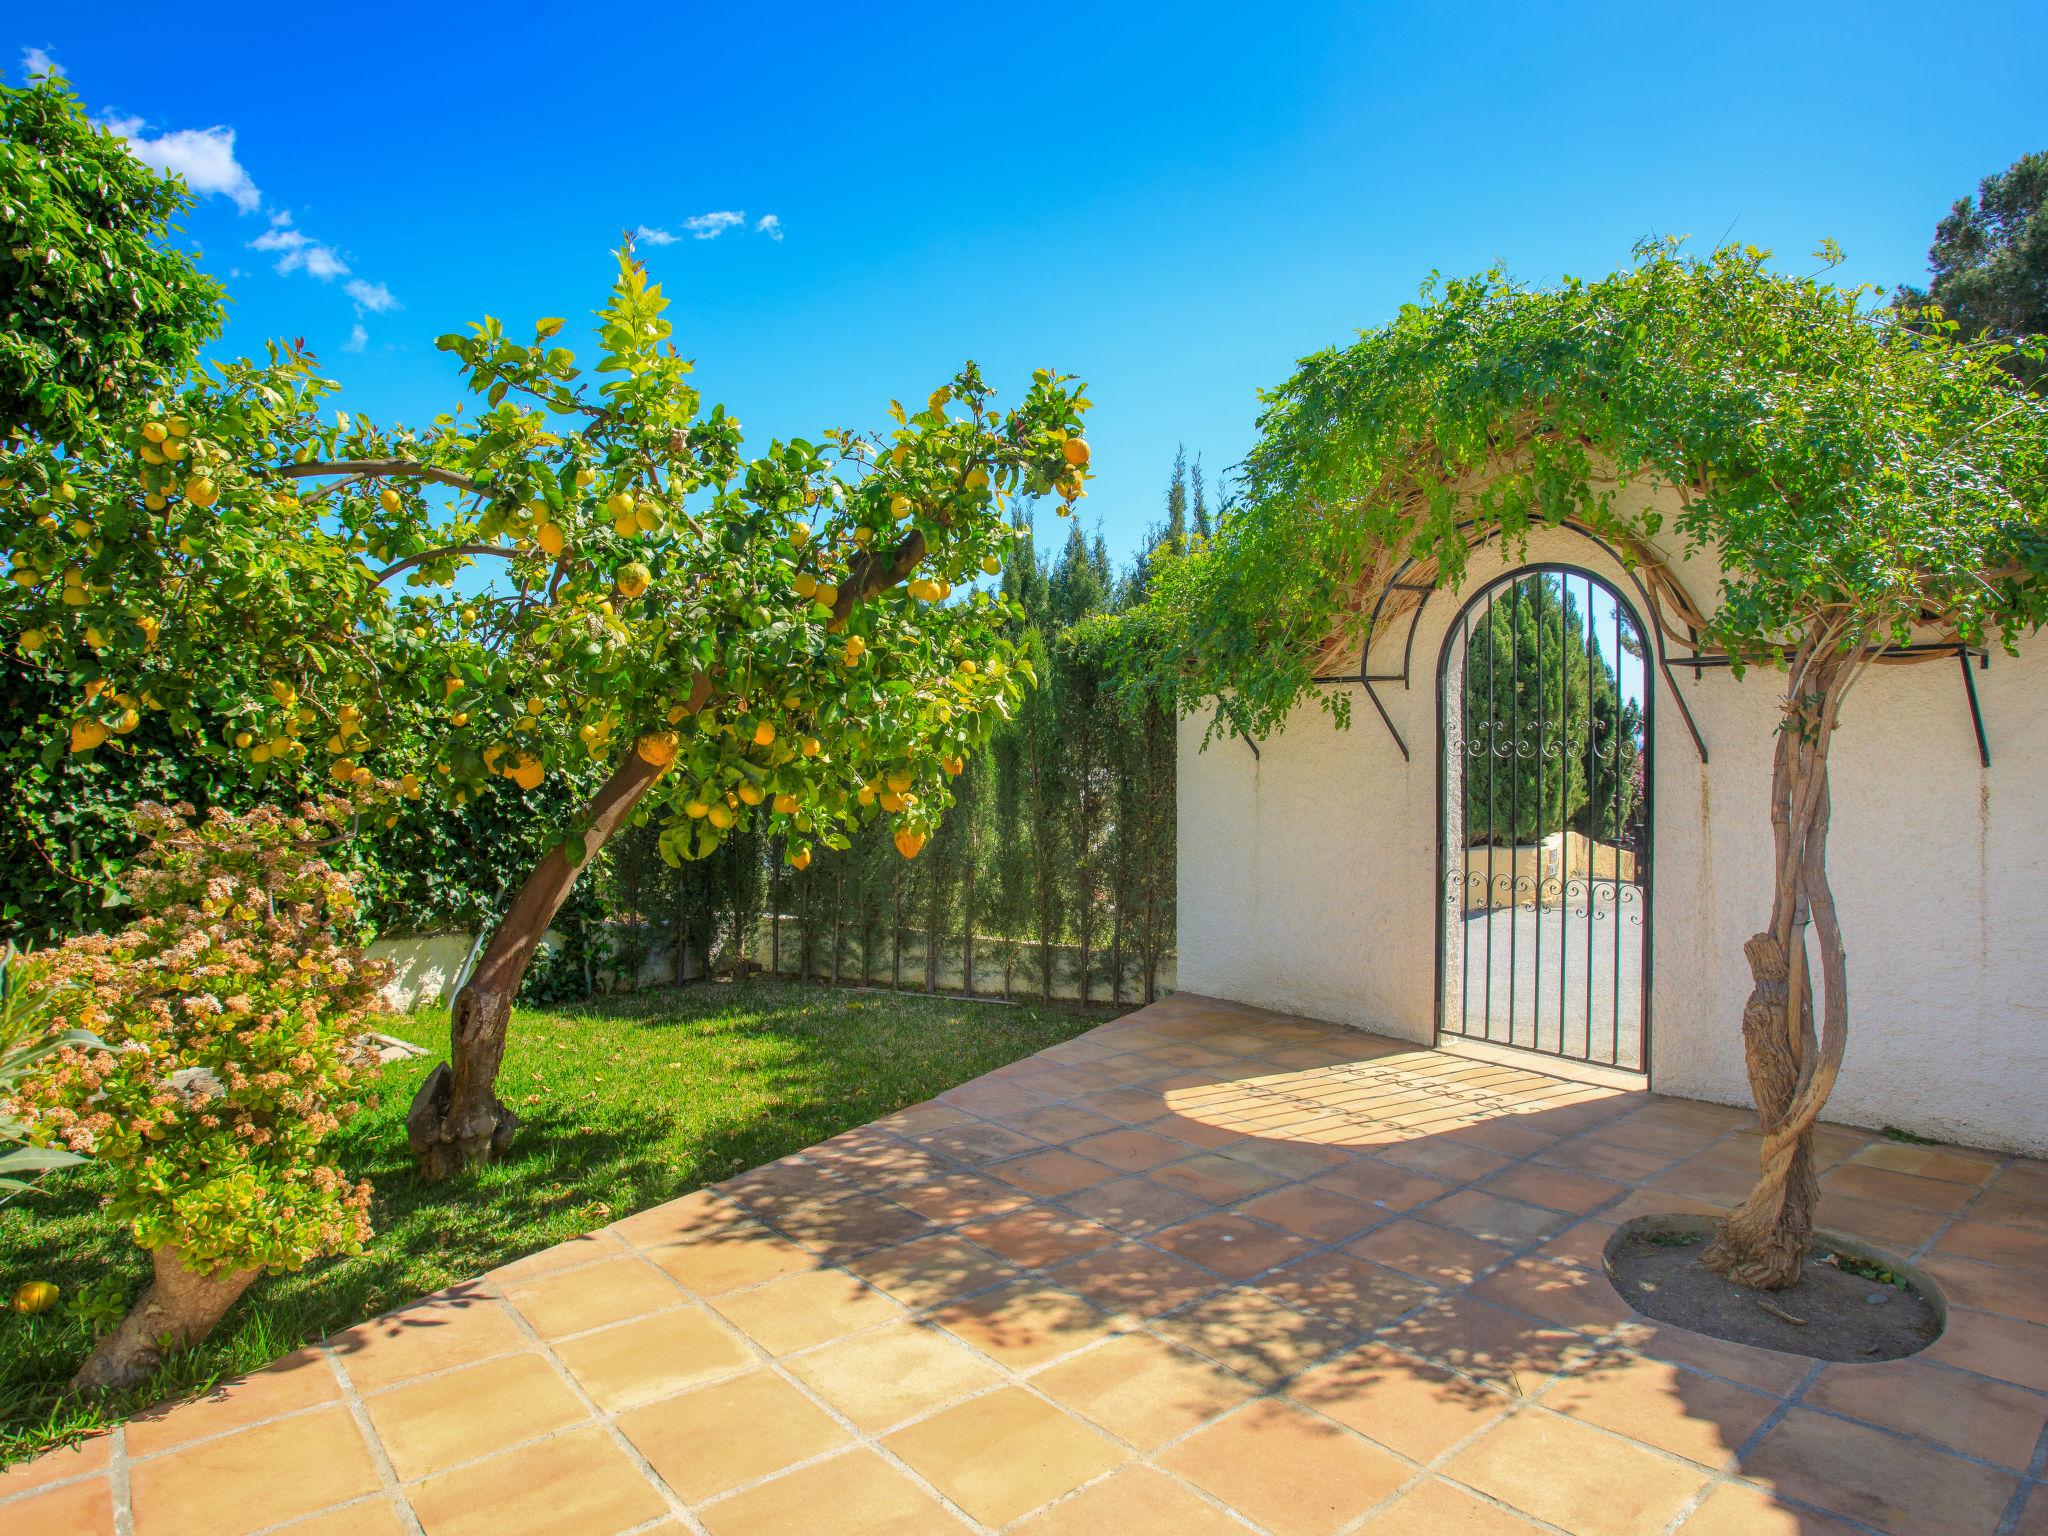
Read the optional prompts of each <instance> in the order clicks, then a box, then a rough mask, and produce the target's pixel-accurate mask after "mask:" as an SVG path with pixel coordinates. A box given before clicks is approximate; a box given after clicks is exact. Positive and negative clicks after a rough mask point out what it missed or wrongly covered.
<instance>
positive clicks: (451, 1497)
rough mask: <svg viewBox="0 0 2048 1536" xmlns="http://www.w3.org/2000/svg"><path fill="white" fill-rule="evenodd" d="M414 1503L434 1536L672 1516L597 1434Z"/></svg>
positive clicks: (432, 1489) (485, 1471) (422, 1493)
mask: <svg viewBox="0 0 2048 1536" xmlns="http://www.w3.org/2000/svg"><path fill="white" fill-rule="evenodd" d="M406 1497H407V1498H408V1499H409V1500H410V1501H411V1503H412V1509H413V1513H414V1514H415V1515H417V1516H419V1521H420V1526H421V1528H422V1529H424V1530H425V1531H426V1533H427V1536H556V1533H558V1532H563V1531H575V1532H577V1533H578V1536H616V1533H617V1532H619V1531H624V1530H628V1529H630V1528H631V1527H633V1526H636V1525H640V1524H642V1523H643V1522H645V1521H648V1520H652V1519H654V1518H655V1517H656V1516H657V1515H662V1514H666V1513H667V1512H668V1502H667V1500H665V1499H663V1498H662V1496H661V1494H660V1493H659V1492H657V1491H656V1489H655V1487H654V1485H653V1484H652V1483H650V1482H648V1480H647V1479H646V1478H645V1477H644V1476H643V1475H642V1474H641V1472H640V1469H639V1468H638V1467H636V1466H634V1465H633V1463H632V1461H631V1460H629V1459H628V1458H627V1456H626V1453H625V1452H624V1451H622V1450H620V1449H619V1447H618V1446H617V1445H616V1444H615V1443H614V1442H613V1440H612V1438H611V1436H610V1435H608V1434H606V1433H605V1432H604V1431H603V1430H601V1429H595V1428H592V1429H579V1430H576V1431H574V1432H573V1433H570V1434H566V1435H558V1436H556V1437H555V1438H554V1439H552V1440H542V1441H540V1442H538V1443H537V1444H534V1445H525V1446H521V1447H519V1449H517V1450H514V1451H506V1452H504V1453H502V1454H500V1455H497V1456H493V1457H491V1458H490V1459H489V1460H488V1461H477V1462H471V1463H470V1464H469V1465H468V1466H466V1467H459V1468H457V1469H456V1470H455V1471H453V1472H444V1473H443V1474H442V1475H441V1476H439V1477H436V1478H430V1479H428V1480H427V1481H426V1482H424V1483H421V1484H419V1485H417V1486H416V1487H413V1488H410V1489H408V1490H406ZM137 1536H146V1533H143V1532H138V1533H137Z"/></svg>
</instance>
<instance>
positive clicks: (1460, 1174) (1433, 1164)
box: [1379, 1136, 1508, 1184]
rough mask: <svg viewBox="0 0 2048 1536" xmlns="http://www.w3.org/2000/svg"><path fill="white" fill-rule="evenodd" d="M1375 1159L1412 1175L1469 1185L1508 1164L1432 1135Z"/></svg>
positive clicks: (1484, 1153)
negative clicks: (1404, 1169)
mask: <svg viewBox="0 0 2048 1536" xmlns="http://www.w3.org/2000/svg"><path fill="white" fill-rule="evenodd" d="M1379 1159H1380V1161H1381V1162H1383V1163H1393V1164H1394V1165H1395V1166H1396V1167H1400V1168H1406V1169H1408V1170H1409V1171H1410V1172H1412V1173H1426V1174H1428V1175H1430V1176H1431V1177H1432V1178H1438V1179H1444V1180H1447V1181H1448V1182H1450V1183H1452V1184H1469V1183H1472V1182H1473V1181H1474V1180H1477V1179H1483V1178H1485V1177H1486V1176H1487V1175H1488V1174H1490V1173H1493V1172H1496V1171H1497V1170H1499V1169H1500V1168H1503V1167H1505V1166H1506V1165H1507V1161H1508V1160H1507V1159H1506V1158H1505V1157H1502V1156H1501V1155H1500V1154H1499V1153H1498V1152H1487V1151H1484V1150H1482V1149H1481V1148H1478V1147H1468V1146H1465V1145H1463V1144H1462V1143H1460V1142H1455V1141H1449V1140H1446V1139H1444V1138H1441V1137H1435V1136H1432V1137H1428V1138H1426V1139H1424V1140H1422V1141H1411V1142H1405V1143H1403V1144H1402V1145H1400V1146H1395V1147H1388V1148H1387V1149H1386V1150H1385V1151H1383V1152H1381V1153H1380V1154H1379Z"/></svg>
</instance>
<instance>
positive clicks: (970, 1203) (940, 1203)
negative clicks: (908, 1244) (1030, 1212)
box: [889, 1173, 1031, 1227]
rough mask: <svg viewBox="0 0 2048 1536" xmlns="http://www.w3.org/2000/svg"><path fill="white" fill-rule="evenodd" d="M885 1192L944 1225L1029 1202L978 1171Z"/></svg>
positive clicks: (1018, 1193)
mask: <svg viewBox="0 0 2048 1536" xmlns="http://www.w3.org/2000/svg"><path fill="white" fill-rule="evenodd" d="M889 1193H890V1198H891V1199H893V1200H895V1201H896V1202H897V1203H898V1204H900V1205H904V1206H907V1207H908V1208H909V1209H911V1210H913V1211H916V1212H917V1213H918V1214H919V1215H920V1216H923V1217H924V1218H925V1219H926V1220H927V1221H934V1222H937V1223H938V1224H939V1225H940V1226H946V1227H950V1226H953V1225H955V1224H956V1223H959V1222H963V1221H972V1220H974V1219H975V1218H976V1217H988V1216H999V1215H1001V1214H1002V1213H1003V1212H1004V1211H1014V1210H1016V1209H1017V1207H1019V1206H1020V1205H1029V1204H1030V1203H1031V1197H1030V1196H1029V1195H1027V1194H1025V1193H1024V1192H1023V1191H1022V1190H1020V1189H1017V1188H1016V1187H1014V1186H1013V1185H1009V1184H1005V1183H1003V1182H1002V1180H1000V1179H992V1178H989V1177H987V1176H986V1175H983V1174H979V1173H948V1174H944V1175H941V1176H940V1177H939V1178H936V1179H928V1180H923V1181H921V1182H919V1183H916V1184H906V1185H903V1186H900V1187H899V1188H896V1189H893V1190H891V1191H890V1192H889Z"/></svg>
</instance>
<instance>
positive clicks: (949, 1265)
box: [845, 1232, 1022, 1307]
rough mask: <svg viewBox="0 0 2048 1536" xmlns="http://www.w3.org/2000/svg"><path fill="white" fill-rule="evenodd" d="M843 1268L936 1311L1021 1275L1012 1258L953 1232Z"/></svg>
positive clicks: (853, 1260)
mask: <svg viewBox="0 0 2048 1536" xmlns="http://www.w3.org/2000/svg"><path fill="white" fill-rule="evenodd" d="M845 1267H846V1268H847V1269H849V1270H851V1271H852V1272H853V1273H854V1274H856V1275H858V1276H860V1277H861V1279H863V1280H865V1281H867V1283H868V1284H869V1285H872V1286H873V1287H874V1288H875V1289H876V1290H878V1291H881V1292H882V1293H883V1294H884V1295H887V1296H891V1297H893V1298H895V1300H897V1301H898V1302H901V1303H902V1304H903V1305H904V1306H906V1307H935V1306H937V1305H938V1304H939V1303H940V1302H944V1301H951V1300H953V1298H954V1297H956V1296H964V1295H966V1294H967V1293H968V1292H970V1291H981V1290H986V1289H988V1288H989V1287H990V1286H992V1285H1000V1284H1003V1283H1004V1282H1006V1281H1010V1280H1014V1279H1016V1278H1017V1277H1018V1275H1019V1274H1021V1273H1022V1271H1021V1270H1019V1269H1018V1268H1017V1266H1016V1265H1014V1264H1012V1263H1011V1262H1010V1261H1009V1260H1008V1259H1005V1258H1002V1257H1000V1256H999V1255H997V1254H993V1253H990V1252H989V1251H988V1250H987V1249H986V1248H983V1247H981V1246H979V1245H978V1244H975V1243H970V1242H969V1241H967V1239H966V1238H964V1237H956V1236H954V1235H953V1234H952V1233H950V1232H942V1233H940V1234H939V1235H938V1236H937V1237H921V1238H918V1239H917V1240H916V1241H915V1242H909V1243H899V1244H897V1245H896V1246H895V1247H894V1248H877V1249H876V1250H875V1251H874V1252H872V1253H863V1254H858V1255H856V1256H855V1257H853V1258H850V1259H848V1260H847V1261H846V1264H845Z"/></svg>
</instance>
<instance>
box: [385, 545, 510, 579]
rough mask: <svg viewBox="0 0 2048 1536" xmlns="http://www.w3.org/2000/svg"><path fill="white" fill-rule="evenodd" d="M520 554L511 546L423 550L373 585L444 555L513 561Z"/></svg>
mask: <svg viewBox="0 0 2048 1536" xmlns="http://www.w3.org/2000/svg"><path fill="white" fill-rule="evenodd" d="M518 554H519V551H518V549H516V548H515V547H514V546H512V545H510V544H446V545H443V546H442V547H441V548H439V549H423V550H421V551H420V552H419V553H418V554H416V555H407V556H406V557H405V558H404V559H403V560H398V561H394V562H393V563H392V564H390V565H387V566H385V567H384V569H383V570H381V571H379V572H378V573H377V576H376V579H375V580H374V581H373V582H372V583H371V585H372V586H379V587H381V586H383V585H384V583H385V582H387V581H389V580H390V579H391V578H392V577H394V576H396V575H397V574H398V573H399V572H400V571H409V570H411V569H412V568H413V567H414V566H416V565H425V564H426V563H427V562H428V561H429V560H438V559H440V558H441V557H442V556H443V555H501V556H503V557H504V558H505V559H507V560H511V559H513V558H515V557H516V556H517V555H518Z"/></svg>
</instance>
